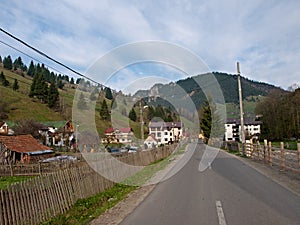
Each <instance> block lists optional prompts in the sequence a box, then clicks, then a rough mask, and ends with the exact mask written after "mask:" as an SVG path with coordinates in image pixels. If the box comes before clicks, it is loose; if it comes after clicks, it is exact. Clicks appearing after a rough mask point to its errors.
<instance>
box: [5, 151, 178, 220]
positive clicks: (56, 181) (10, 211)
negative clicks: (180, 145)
mask: <svg viewBox="0 0 300 225" xmlns="http://www.w3.org/2000/svg"><path fill="white" fill-rule="evenodd" d="M174 149H175V146H166V147H162V148H158V149H155V150H151V151H142V152H137V153H134V154H127V155H125V156H122V157H118V160H120V161H123V162H126V163H129V164H131V165H148V164H150V163H152V162H154V161H156V160H160V159H162V158H164V157H167V156H169V155H170V154H171V153H172V151H173V150H174ZM91 154H93V153H91ZM108 165H109V164H108ZM107 169H108V170H110V171H111V172H112V173H114V169H116V168H107ZM116 171H117V169H116ZM113 185H114V182H113V181H111V180H108V179H106V178H104V177H103V176H101V175H100V174H98V173H96V172H95V171H94V170H93V169H92V168H91V167H90V166H89V165H88V164H84V165H80V166H77V167H72V168H69V169H64V170H59V171H57V172H55V173H50V174H44V175H41V176H37V177H35V178H32V179H30V180H28V181H24V182H21V183H17V184H14V185H10V186H9V187H8V188H7V189H4V190H1V191H0V224H5V225H10V224H17V225H18V224H38V223H41V222H43V221H47V220H49V219H50V218H51V217H53V216H55V215H58V214H60V213H64V212H65V211H66V210H68V209H69V208H70V207H71V206H72V205H73V204H74V203H75V202H76V201H77V200H78V199H81V198H87V197H89V196H92V195H95V194H97V193H99V192H101V191H104V190H105V189H107V188H110V187H112V186H113Z"/></svg>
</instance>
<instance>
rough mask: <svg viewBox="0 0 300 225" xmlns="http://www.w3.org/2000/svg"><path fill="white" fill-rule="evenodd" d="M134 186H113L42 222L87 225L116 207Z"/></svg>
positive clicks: (48, 224)
mask: <svg viewBox="0 0 300 225" xmlns="http://www.w3.org/2000/svg"><path fill="white" fill-rule="evenodd" d="M136 188H137V187H135V186H127V185H122V184H115V185H114V186H113V187H112V188H110V189H107V190H105V191H103V192H101V193H99V194H97V195H94V196H92V197H89V198H86V199H79V200H78V201H77V202H76V203H75V205H74V206H72V207H71V208H70V209H69V210H68V211H67V212H66V213H64V214H60V215H58V216H56V217H54V218H52V219H51V220H49V221H47V222H44V223H42V224H44V225H46V224H47V225H50V224H54V225H56V224H57V225H67V224H72V225H75V224H76V225H77V224H78V225H79V224H87V223H88V222H90V221H92V220H93V219H95V218H97V217H99V216H100V215H101V214H102V213H103V212H105V211H106V210H107V209H109V208H111V207H113V206H114V205H116V204H117V203H118V202H119V201H121V200H122V199H124V198H125V197H126V196H127V194H128V193H130V192H131V191H133V190H135V189H136Z"/></svg>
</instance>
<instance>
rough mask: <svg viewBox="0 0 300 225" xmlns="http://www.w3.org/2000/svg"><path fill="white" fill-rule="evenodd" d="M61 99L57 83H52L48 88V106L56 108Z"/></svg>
mask: <svg viewBox="0 0 300 225" xmlns="http://www.w3.org/2000/svg"><path fill="white" fill-rule="evenodd" d="M58 100H59V92H58V89H57V87H56V85H55V83H51V84H50V87H49V90H48V106H49V108H55V107H56V106H57V103H58Z"/></svg>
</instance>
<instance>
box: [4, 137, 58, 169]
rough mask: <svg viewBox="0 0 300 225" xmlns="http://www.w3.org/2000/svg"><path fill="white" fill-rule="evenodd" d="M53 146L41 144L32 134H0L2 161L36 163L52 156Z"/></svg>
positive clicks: (7, 162) (5, 162)
mask: <svg viewBox="0 0 300 225" xmlns="http://www.w3.org/2000/svg"><path fill="white" fill-rule="evenodd" d="M53 154H54V151H53V150H52V148H50V147H48V146H45V145H42V144H40V143H39V142H38V141H37V140H36V139H35V138H34V137H33V136H31V135H30V134H25V135H0V163H2V164H15V163H17V162H21V163H34V162H38V161H40V160H41V159H45V158H48V157H52V156H53Z"/></svg>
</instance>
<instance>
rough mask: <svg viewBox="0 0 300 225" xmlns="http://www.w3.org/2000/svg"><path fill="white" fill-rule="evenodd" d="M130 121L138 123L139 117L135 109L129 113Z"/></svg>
mask: <svg viewBox="0 0 300 225" xmlns="http://www.w3.org/2000/svg"><path fill="white" fill-rule="evenodd" d="M129 119H131V120H132V121H134V122H136V119H137V116H136V112H135V110H134V108H132V109H131V110H130V112H129Z"/></svg>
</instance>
